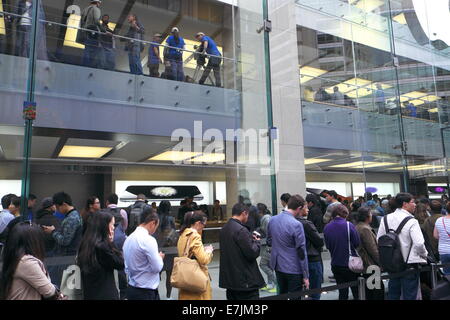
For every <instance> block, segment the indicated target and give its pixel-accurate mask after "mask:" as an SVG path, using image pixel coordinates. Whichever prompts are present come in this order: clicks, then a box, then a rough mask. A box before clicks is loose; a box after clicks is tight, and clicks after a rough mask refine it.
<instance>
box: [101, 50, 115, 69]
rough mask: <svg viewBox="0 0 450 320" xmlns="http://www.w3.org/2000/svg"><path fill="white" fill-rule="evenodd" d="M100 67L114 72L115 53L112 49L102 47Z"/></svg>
mask: <svg viewBox="0 0 450 320" xmlns="http://www.w3.org/2000/svg"><path fill="white" fill-rule="evenodd" d="M102 53H103V54H102V65H101V67H102V68H103V69H106V70H114V69H115V68H116V52H115V50H114V49H113V48H108V47H102Z"/></svg>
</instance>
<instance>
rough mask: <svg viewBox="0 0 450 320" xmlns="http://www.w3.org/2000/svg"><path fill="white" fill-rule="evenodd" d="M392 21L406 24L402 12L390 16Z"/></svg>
mask: <svg viewBox="0 0 450 320" xmlns="http://www.w3.org/2000/svg"><path fill="white" fill-rule="evenodd" d="M392 19H393V20H394V21H396V22H398V23H400V24H407V22H406V17H405V14H404V13H400V14H398V15H396V16H395V17H393V18H392Z"/></svg>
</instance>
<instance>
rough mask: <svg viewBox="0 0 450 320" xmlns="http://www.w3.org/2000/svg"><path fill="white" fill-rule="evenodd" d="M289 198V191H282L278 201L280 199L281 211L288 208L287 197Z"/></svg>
mask: <svg viewBox="0 0 450 320" xmlns="http://www.w3.org/2000/svg"><path fill="white" fill-rule="evenodd" d="M290 198H291V195H290V194H289V193H283V194H282V195H281V197H280V201H281V206H282V207H283V211H287V209H288V205H287V204H288V202H289V199H290Z"/></svg>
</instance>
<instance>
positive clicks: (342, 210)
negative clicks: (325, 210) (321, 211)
mask: <svg viewBox="0 0 450 320" xmlns="http://www.w3.org/2000/svg"><path fill="white" fill-rule="evenodd" d="M331 216H332V217H333V218H336V217H337V216H340V217H341V218H344V219H345V218H347V216H348V209H347V207H346V206H344V205H343V204H341V203H339V204H337V205H335V206H334V208H333V211H332V213H331Z"/></svg>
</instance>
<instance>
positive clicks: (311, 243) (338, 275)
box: [0, 190, 450, 300]
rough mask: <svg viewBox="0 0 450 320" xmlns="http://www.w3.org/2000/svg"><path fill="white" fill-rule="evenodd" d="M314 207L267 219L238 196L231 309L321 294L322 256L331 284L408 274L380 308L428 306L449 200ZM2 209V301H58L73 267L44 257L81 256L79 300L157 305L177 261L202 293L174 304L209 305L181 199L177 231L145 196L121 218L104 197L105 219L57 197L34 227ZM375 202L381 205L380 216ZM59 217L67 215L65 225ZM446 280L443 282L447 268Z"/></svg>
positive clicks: (229, 253) (196, 237)
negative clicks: (374, 270) (266, 297)
mask: <svg viewBox="0 0 450 320" xmlns="http://www.w3.org/2000/svg"><path fill="white" fill-rule="evenodd" d="M321 197H323V198H325V199H327V200H328V202H329V205H328V206H326V205H325V206H324V207H323V209H319V208H321V201H322V200H321ZM321 197H318V196H316V195H312V194H310V195H308V197H307V199H306V200H305V199H304V198H303V197H302V196H300V195H292V196H291V195H290V194H288V193H285V194H283V195H282V196H281V198H280V200H281V205H282V207H283V210H282V211H281V212H280V213H279V214H278V215H275V216H272V214H271V213H270V211H269V210H268V209H267V206H266V205H264V204H262V203H258V204H257V206H252V205H251V203H249V201H248V199H247V200H246V199H245V198H242V199H240V201H239V202H238V203H237V204H235V205H234V206H233V208H232V217H231V218H230V219H229V220H228V222H227V223H226V224H225V225H224V226H223V228H222V229H221V231H220V235H219V239H220V250H221V252H220V269H219V279H218V280H219V287H220V288H223V289H226V296H227V299H229V300H253V299H258V298H259V297H260V291H261V290H262V291H268V292H269V293H275V292H276V293H278V294H285V293H299V292H301V291H303V290H305V289H319V288H321V286H322V283H323V282H324V281H323V275H324V271H323V270H324V266H323V259H322V255H323V254H322V252H323V247H324V246H326V248H327V249H328V250H329V252H330V255H331V270H332V273H333V276H334V279H335V281H336V283H337V284H338V285H339V284H343V283H347V282H352V281H355V280H357V278H358V277H360V276H363V277H365V278H366V279H367V278H368V277H369V274H366V271H367V270H368V268H369V267H371V266H378V267H380V268H381V269H382V270H384V271H387V272H388V273H389V274H391V273H396V272H394V271H393V270H394V269H395V270H397V269H398V268H403V269H401V270H406V269H408V268H409V269H410V271H411V272H410V273H409V274H407V275H403V276H401V277H397V278H392V279H390V280H389V284H388V295H387V298H388V299H390V300H399V299H403V300H417V299H424V298H426V291H425V290H424V287H425V286H426V284H427V279H425V278H424V277H423V275H422V274H421V273H420V269H421V266H422V265H425V264H427V263H428V262H430V259H431V261H435V262H439V261H440V262H442V263H449V262H450V258H449V257H450V249H449V248H450V240H449V238H450V233H449V232H448V231H449V230H450V222H449V221H450V220H449V219H450V218H449V215H443V214H442V213H443V212H445V213H446V212H448V211H449V210H450V202H448V201H447V202H445V199H443V200H444V201H438V200H432V201H429V200H428V199H420V200H416V199H415V198H414V197H413V196H412V195H411V194H408V193H399V194H397V195H396V196H395V197H391V198H390V199H389V200H388V199H379V198H378V197H377V196H376V195H373V196H372V194H370V193H366V194H365V196H364V198H362V199H358V200H356V201H355V202H354V203H350V204H349V203H348V202H346V203H343V202H341V201H339V200H342V198H341V197H340V196H339V195H337V193H336V192H335V191H333V190H325V191H323V192H322V193H321ZM33 200H35V199H33ZM385 200H388V203H389V208H388V207H386V202H384V201H385ZM1 201H2V207H3V208H5V209H3V211H2V212H1V213H0V221H1V222H2V224H1V226H2V228H3V230H0V231H2V232H1V234H2V243H3V244H4V248H3V269H2V275H1V283H0V288H1V291H0V295H1V297H2V298H3V299H59V300H60V299H66V298H67V297H65V296H64V295H63V294H62V293H61V292H60V290H59V288H61V285H62V286H64V283H61V278H62V274H63V272H64V270H65V269H66V268H67V267H68V266H69V265H65V264H64V265H58V266H56V267H55V266H48V267H46V265H45V263H44V262H45V257H51V256H77V259H76V264H77V265H78V267H79V269H80V272H81V280H82V289H83V296H84V299H86V300H103V299H107V300H119V299H129V300H159V299H160V296H159V291H158V288H159V285H160V281H161V273H162V272H164V271H165V272H166V292H167V298H168V299H170V298H171V291H172V285H175V286H177V284H175V282H173V274H172V271H173V270H175V267H177V268H178V269H177V272H179V271H180V269H179V268H181V267H182V265H177V266H175V265H176V263H174V260H176V259H177V258H176V257H177V256H178V257H187V258H188V259H190V260H192V261H195V264H197V265H198V269H197V271H195V272H200V273H202V274H203V277H204V279H207V283H206V285H205V288H204V289H203V290H202V291H193V290H190V288H189V287H186V286H177V288H178V289H179V290H178V293H179V295H178V299H179V300H211V299H213V295H212V289H211V277H210V274H209V270H208V264H210V263H211V261H212V259H213V252H214V248H213V247H212V246H211V245H204V244H203V238H202V234H203V230H204V228H205V226H206V223H207V220H208V216H207V214H205V212H204V211H202V210H198V208H196V209H195V210H192V206H193V205H192V203H191V202H190V200H189V199H188V200H187V201H188V203H189V206H190V208H191V210H187V211H186V212H185V213H184V216H183V222H182V224H181V230H180V231H179V232H177V231H176V225H175V217H174V216H173V215H172V213H171V205H170V202H169V201H161V203H160V205H159V207H157V209H155V208H154V206H152V205H149V204H147V203H146V202H145V195H138V196H137V201H136V203H135V204H133V205H131V206H130V207H128V208H127V209H125V210H124V209H121V208H119V207H118V206H117V202H118V197H117V195H115V194H111V195H110V196H109V197H108V199H107V201H106V207H105V208H104V209H101V206H100V201H99V198H98V197H96V196H92V197H90V198H89V199H88V200H87V202H86V208H85V209H84V210H83V211H82V214H80V213H78V211H77V209H76V208H75V207H74V205H73V202H72V199H71V197H70V196H69V195H68V194H66V193H64V192H59V193H56V194H55V195H54V196H53V197H47V198H44V199H43V200H42V202H41V208H40V209H39V210H38V211H37V212H36V214H35V215H34V214H32V216H33V220H26V218H22V216H20V198H18V197H16V196H15V195H12V194H8V195H6V196H4V197H3V198H2V199H1ZM362 201H364V202H362ZM360 202H362V203H360ZM372 202H374V204H373V203H372ZM32 203H33V202H32ZM357 204H359V206H358V205H357ZM379 204H384V208H382V207H381V206H379ZM155 205H156V204H155ZM420 205H423V206H424V208H425V211H424V212H425V214H427V215H428V217H427V218H425V219H424V221H423V223H422V222H420V221H419V219H420V218H421V215H422V214H423V213H421V212H422V211H423V210H422V209H420V210H417V207H420ZM195 206H196V205H195ZM253 207H255V208H256V210H257V214H258V216H257V218H256V220H257V222H250V223H249V218H250V212H251V211H252V210H253ZM314 207H316V208H317V209H319V210H318V212H316V214H315V215H320V213H319V211H321V212H324V214H323V218H322V219H317V217H316V216H315V215H309V212H310V210H311V208H314ZM349 207H350V208H353V209H355V208H357V209H356V210H357V211H356V213H355V212H354V213H353V215H351V214H350V210H349V209H348V208H349ZM378 210H380V211H381V212H380V211H378ZM55 211H58V212H59V213H60V214H63V215H64V219H63V220H62V221H60V219H59V218H58V217H57V216H56V214H55ZM132 212H133V213H134V215H137V216H138V217H139V219H138V223H137V224H136V226H135V228H131V229H130V228H129V225H128V221H129V219H132V216H133V215H132V214H131V213H132ZM327 212H328V213H329V221H327V223H325V227H324V228H323V238H322V237H321V235H320V234H319V231H318V229H319V228H321V227H323V225H324V221H323V220H324V218H325V215H326V213H327ZM378 215H380V216H381V221H380V223H379V226H378V231H375V230H374V228H373V227H372V221H373V219H374V218H375V217H376V216H378ZM11 216H12V217H11ZM327 219H328V218H327ZM8 221H9V222H8ZM393 230H394V231H396V234H397V237H398V241H399V243H400V244H401V245H400V246H399V247H398V250H399V253H400V256H399V257H400V258H398V257H395V256H392V257H391V258H389V256H388V254H389V253H387V251H386V250H385V249H384V248H383V246H384V244H385V243H386V241H387V240H386V239H387V238H389V236H387V235H388V233H392V232H393ZM168 246H176V248H177V254H171V255H169V254H165V253H163V252H162V251H163V248H167V247H168ZM259 257H260V261H259V266H258V258H259ZM355 257H359V258H360V260H361V266H360V267H357V265H356V267H355V264H352V263H349V261H351V260H352V258H355ZM389 259H390V260H389ZM395 259H401V260H395ZM394 264H395V265H394ZM393 265H394V266H393ZM260 270H262V271H263V272H264V273H265V275H266V278H267V281H266V280H265V278H264V276H263V274H262V273H261V271H260ZM193 272H194V271H193ZM443 272H444V273H445V274H450V268H445V269H443ZM176 276H177V275H176V274H175V277H176ZM193 276H194V275H193ZM350 289H351V292H352V295H353V298H354V299H358V291H357V286H353V287H351V288H350ZM384 292H385V288H384V285H383V283H382V282H381V287H377V288H371V289H369V288H368V287H366V298H367V299H368V300H382V299H384V298H385V293H384ZM310 298H311V299H313V300H319V299H320V298H321V295H320V293H315V294H313V295H311V297H310ZM348 298H349V290H348V288H345V289H340V290H339V299H340V300H347V299H348Z"/></svg>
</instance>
